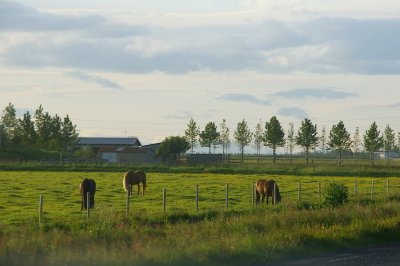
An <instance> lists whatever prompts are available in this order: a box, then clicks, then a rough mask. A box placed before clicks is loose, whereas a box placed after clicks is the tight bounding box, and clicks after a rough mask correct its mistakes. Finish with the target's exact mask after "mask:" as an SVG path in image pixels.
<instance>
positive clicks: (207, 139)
mask: <svg viewBox="0 0 400 266" xmlns="http://www.w3.org/2000/svg"><path fill="white" fill-rule="evenodd" d="M199 136H200V145H201V146H202V147H208V153H209V154H210V153H211V147H212V146H214V145H217V143H218V140H219V132H218V131H217V126H216V125H215V123H214V122H208V123H207V125H206V127H205V129H204V131H202V132H201V133H200V135H199Z"/></svg>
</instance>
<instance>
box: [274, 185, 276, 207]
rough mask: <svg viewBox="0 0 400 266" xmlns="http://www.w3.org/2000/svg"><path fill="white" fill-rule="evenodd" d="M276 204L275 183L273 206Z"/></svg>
mask: <svg viewBox="0 0 400 266" xmlns="http://www.w3.org/2000/svg"><path fill="white" fill-rule="evenodd" d="M275 204H276V183H274V205H275Z"/></svg>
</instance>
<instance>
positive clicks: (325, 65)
mask: <svg viewBox="0 0 400 266" xmlns="http://www.w3.org/2000/svg"><path fill="white" fill-rule="evenodd" d="M93 12H94V11H92V12H89V13H88V11H86V13H85V12H83V11H79V10H78V11H74V12H72V11H69V12H68V11H63V12H62V13H54V12H53V13H50V11H49V12H43V11H39V10H36V9H34V8H31V7H28V6H25V5H22V4H19V3H16V2H13V1H2V0H0V34H1V33H4V32H6V33H10V32H11V33H18V32H24V33H29V36H28V37H26V36H25V38H22V37H21V38H16V37H15V36H11V37H10V36H6V34H4V36H1V35H0V38H1V39H0V41H2V42H3V43H6V45H3V48H2V49H1V50H0V62H2V64H8V65H11V66H25V67H32V68H42V67H60V68H63V67H68V68H74V69H84V70H91V71H93V70H97V71H98V70H100V71H108V72H123V73H151V72H156V71H161V72H164V73H171V74H186V73H189V72H197V71H211V72H240V71H257V72H259V73H291V72H296V71H302V72H309V73H356V74H370V75H373V74H400V64H399V61H400V49H398V47H400V38H397V37H396V34H394V33H396V32H400V19H374V20H372V19H357V20H356V19H351V18H339V17H331V18H323V17H322V18H318V19H314V17H318V16H312V15H310V16H309V17H305V18H304V19H303V20H301V21H294V20H286V21H282V20H278V19H275V20H271V19H270V20H265V21H264V22H261V23H245V22H243V21H241V22H237V23H235V22H234V21H231V22H230V23H226V22H224V23H223V24H218V23H217V22H215V25H210V24H209V23H205V22H204V24H203V25H202V24H201V20H200V18H199V17H195V16H194V17H191V16H186V17H189V18H187V21H191V20H196V19H197V22H198V24H196V25H195V26H193V24H189V25H185V26H176V25H175V24H172V26H171V25H165V26H164V25H163V26H157V27H156V26H150V25H152V22H151V21H147V22H146V20H143V17H142V20H138V21H140V23H141V24H140V25H139V24H135V19H131V20H128V19H126V17H125V15H123V14H119V13H118V12H115V13H113V14H111V13H107V12H105V13H104V12H103V13H102V15H93ZM119 15H120V16H121V17H118V16H119ZM142 16H143V14H142ZM209 16H211V15H209ZM184 17H185V16H184ZM207 17H208V16H207V15H204V16H202V18H207ZM151 18H152V17H151V16H150V19H151ZM203 20H206V19H203ZM115 21H118V22H115ZM123 21H125V22H123ZM165 21H166V22H168V21H169V20H168V19H165ZM182 21H185V19H184V18H182ZM7 38H8V39H7ZM4 46H5V47H6V48H4Z"/></svg>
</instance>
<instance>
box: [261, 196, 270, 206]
mask: <svg viewBox="0 0 400 266" xmlns="http://www.w3.org/2000/svg"><path fill="white" fill-rule="evenodd" d="M264 199H265V194H262V199H261V202H264ZM267 204H268V198H267Z"/></svg>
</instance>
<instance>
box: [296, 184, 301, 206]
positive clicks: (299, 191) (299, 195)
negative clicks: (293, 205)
mask: <svg viewBox="0 0 400 266" xmlns="http://www.w3.org/2000/svg"><path fill="white" fill-rule="evenodd" d="M297 194H298V201H300V200H301V183H300V182H299V187H298V193H297Z"/></svg>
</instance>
